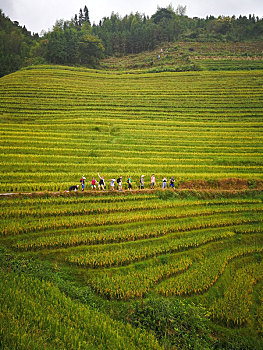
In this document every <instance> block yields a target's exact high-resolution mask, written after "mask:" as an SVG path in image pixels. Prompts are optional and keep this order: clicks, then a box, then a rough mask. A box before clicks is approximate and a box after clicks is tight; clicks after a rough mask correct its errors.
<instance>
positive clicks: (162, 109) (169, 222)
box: [0, 66, 263, 350]
mask: <svg viewBox="0 0 263 350" xmlns="http://www.w3.org/2000/svg"><path fill="white" fill-rule="evenodd" d="M0 97H1V99H0V117H1V121H0V123H1V127H0V128H1V152H0V157H1V170H0V179H1V181H0V192H1V193H2V195H1V196H0V203H1V206H0V218H1V221H0V264H1V265H0V266H1V269H0V275H1V276H0V301H1V309H0V348H1V349H25V350H27V349H32V350H33V349H34V350H35V349H72V350H73V349H110V350H111V349H113V350H115V349H125V350H126V349H149V350H151V349H196V350H197V349H227V350H230V349H235V350H238V349H239V350H241V349H242V350H243V349H247V350H255V349H256V350H259V349H261V348H262V346H263V338H262V335H263V319H262V314H263V306H262V305H263V304H262V301H263V294H262V290H263V288H262V287H263V284H262V277H263V266H262V261H263V260H262V252H263V244H262V243H263V237H262V231H263V226H262V225H263V224H262V217H263V216H262V212H263V203H262V198H263V197H262V189H261V187H262V123H263V120H262V114H263V110H262V71H260V70H254V71H224V72H222V71H221V72H205V71H203V72H186V73H160V74H150V73H148V74H146V73H144V72H143V71H141V72H140V71H139V72H137V73H135V72H129V73H128V72H126V73H125V72H124V73H120V72H106V71H104V72H103V71H96V70H88V69H84V68H70V67H54V66H42V67H37V68H36V67H32V68H28V69H25V70H21V71H19V72H16V73H14V74H11V75H9V76H5V77H3V78H1V79H0ZM98 172H99V173H100V175H102V176H105V179H106V183H107V188H106V189H107V191H105V192H102V191H98V190H97V189H96V190H95V191H93V192H91V191H88V190H90V183H89V181H91V179H92V177H93V176H94V177H95V178H96V180H99V178H98V175H97V174H98ZM152 173H155V175H156V182H157V185H156V187H157V188H156V189H155V190H150V177H151V174H152ZM142 174H144V175H145V190H138V188H139V178H140V176H141V175H142ZM82 175H85V176H86V178H87V180H86V189H85V192H84V193H82V192H81V191H78V192H76V193H75V192H73V193H67V192H64V191H65V190H67V189H68V188H69V186H70V185H74V184H80V182H79V180H80V177H81V176H82ZM119 175H122V177H123V180H124V181H123V186H124V191H122V192H119V191H117V184H115V186H116V187H115V191H110V190H109V188H110V186H109V185H110V184H109V181H110V179H112V178H113V177H115V178H117V177H118V176H119ZM129 175H130V176H131V179H132V186H133V187H132V191H126V189H127V183H126V179H127V178H128V176H129ZM164 176H166V178H167V179H168V183H169V179H170V177H171V176H174V177H175V189H174V190H173V189H170V188H168V189H166V190H162V189H161V188H160V187H161V184H162V178H163V177H164ZM224 181H225V182H224ZM186 184H188V185H189V186H188V189H186V188H187V185H186ZM197 184H199V185H198V186H199V187H198V186H197ZM200 184H203V185H204V186H206V187H204V188H205V189H203V190H202V189H201V187H200V186H201V185H200ZM219 184H227V185H228V190H227V191H226V190H225V189H226V188H223V187H220V186H219ZM231 184H232V185H233V186H234V187H233V188H231ZM190 185H191V186H192V188H193V189H189V187H191V186H190ZM195 185H196V186H197V187H196V188H195ZM208 185H209V186H210V187H209V186H208ZM241 185H242V186H243V187H242V186H241ZM207 186H208V187H207ZM9 192H11V193H13V195H6V193H9ZM20 192H21V193H20ZM24 192H28V193H24ZM4 194H5V195H4Z"/></svg>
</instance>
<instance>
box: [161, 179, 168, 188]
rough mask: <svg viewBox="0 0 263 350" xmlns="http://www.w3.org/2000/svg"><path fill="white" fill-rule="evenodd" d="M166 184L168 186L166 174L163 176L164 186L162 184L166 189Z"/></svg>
mask: <svg viewBox="0 0 263 350" xmlns="http://www.w3.org/2000/svg"><path fill="white" fill-rule="evenodd" d="M166 186H167V179H166V177H165V176H164V178H163V186H162V188H163V189H165V188H166Z"/></svg>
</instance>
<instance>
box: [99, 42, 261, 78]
mask: <svg viewBox="0 0 263 350" xmlns="http://www.w3.org/2000/svg"><path fill="white" fill-rule="evenodd" d="M100 66H101V68H102V69H106V70H121V69H122V70H129V69H133V70H140V69H144V70H146V71H147V70H148V71H149V72H162V71H171V72H176V71H179V72H180V71H198V70H209V71H218V70H252V69H262V68H263V41H260V40H258V41H248V42H214V43H213V42H194V41H192V42H191V41H190V42H181V41H177V42H175V43H163V44H162V45H160V46H159V47H158V48H156V49H155V50H153V51H144V52H142V53H140V54H133V55H132V54H130V55H127V56H120V57H118V56H115V57H108V58H105V59H104V60H101V61H100Z"/></svg>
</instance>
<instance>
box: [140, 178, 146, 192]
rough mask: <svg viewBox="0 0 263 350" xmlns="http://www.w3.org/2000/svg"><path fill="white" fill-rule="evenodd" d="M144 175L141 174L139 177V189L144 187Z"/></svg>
mask: <svg viewBox="0 0 263 350" xmlns="http://www.w3.org/2000/svg"><path fill="white" fill-rule="evenodd" d="M144 176H145V175H142V176H141V178H140V187H141V190H143V189H144Z"/></svg>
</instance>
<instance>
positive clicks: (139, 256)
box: [66, 229, 234, 268]
mask: <svg viewBox="0 0 263 350" xmlns="http://www.w3.org/2000/svg"><path fill="white" fill-rule="evenodd" d="M233 236H234V233H233V232H231V231H229V230H227V229H211V230H203V231H202V230H200V231H198V235H191V236H190V237H189V236H188V237H185V238H178V239H176V238H175V239H172V238H170V239H169V238H167V239H164V238H162V239H155V240H152V241H149V240H148V241H147V242H135V243H130V244H129V245H128V244H126V245H125V246H123V245H122V244H119V245H118V246H115V247H114V248H113V249H112V250H110V249H103V250H102V249H101V250H97V251H96V250H93V251H91V252H86V253H75V254H74V255H70V256H69V257H66V261H67V262H69V263H73V264H76V265H78V266H86V267H92V268H98V267H109V266H121V265H127V264H130V263H132V262H135V261H140V260H144V259H149V258H152V257H154V256H158V255H161V254H167V253H173V252H176V251H181V250H185V249H189V248H196V247H198V246H200V245H203V244H206V243H208V242H212V241H216V240H219V239H222V240H223V239H225V238H230V237H233ZM106 248H107V247H106Z"/></svg>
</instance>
